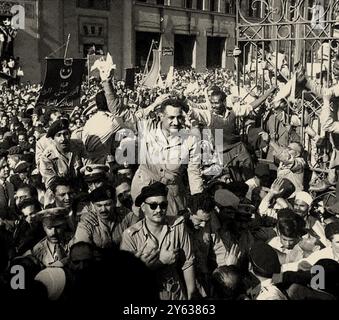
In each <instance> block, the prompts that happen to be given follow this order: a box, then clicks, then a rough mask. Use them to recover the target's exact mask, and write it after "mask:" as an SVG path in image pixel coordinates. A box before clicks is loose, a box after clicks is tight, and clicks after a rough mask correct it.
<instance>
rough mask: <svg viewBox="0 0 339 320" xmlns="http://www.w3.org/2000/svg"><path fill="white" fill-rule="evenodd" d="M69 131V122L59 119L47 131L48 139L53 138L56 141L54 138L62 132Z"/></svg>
mask: <svg viewBox="0 0 339 320" xmlns="http://www.w3.org/2000/svg"><path fill="white" fill-rule="evenodd" d="M68 129H69V122H68V120H66V119H59V120H56V121H54V122H53V123H52V124H51V126H50V127H49V129H48V131H47V135H46V137H47V138H52V139H54V136H55V135H56V134H57V133H58V132H60V131H62V130H68Z"/></svg>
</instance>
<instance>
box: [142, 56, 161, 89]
mask: <svg viewBox="0 0 339 320" xmlns="http://www.w3.org/2000/svg"><path fill="white" fill-rule="evenodd" d="M160 54H161V51H160V50H153V63H152V67H151V70H150V72H148V74H146V76H145V78H144V79H143V81H142V82H141V85H143V86H145V87H148V88H151V89H152V88H154V87H155V86H156V85H157V82H158V78H159V75H160Z"/></svg>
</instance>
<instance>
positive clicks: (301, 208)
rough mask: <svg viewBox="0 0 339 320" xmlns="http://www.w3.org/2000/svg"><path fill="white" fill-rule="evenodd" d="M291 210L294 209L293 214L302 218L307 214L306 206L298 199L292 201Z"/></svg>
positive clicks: (307, 207)
mask: <svg viewBox="0 0 339 320" xmlns="http://www.w3.org/2000/svg"><path fill="white" fill-rule="evenodd" d="M293 208H294V212H295V213H296V214H298V215H299V216H301V217H303V218H304V217H306V216H307V214H308V209H309V206H308V204H307V203H306V202H304V201H302V200H300V199H295V200H294V207H293Z"/></svg>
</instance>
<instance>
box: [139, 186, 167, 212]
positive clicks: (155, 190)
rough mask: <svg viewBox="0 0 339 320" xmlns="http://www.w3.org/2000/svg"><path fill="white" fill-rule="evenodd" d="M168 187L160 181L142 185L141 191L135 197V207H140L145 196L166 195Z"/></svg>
mask: <svg viewBox="0 0 339 320" xmlns="http://www.w3.org/2000/svg"><path fill="white" fill-rule="evenodd" d="M167 194H168V189H167V187H166V186H165V185H164V184H163V183H161V182H155V183H153V184H151V185H149V186H146V187H143V188H142V190H141V193H140V194H139V195H138V197H137V198H136V199H135V205H136V207H140V206H141V205H142V204H143V203H144V202H145V200H146V199H147V198H150V197H167Z"/></svg>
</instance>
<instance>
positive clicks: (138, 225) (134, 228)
mask: <svg viewBox="0 0 339 320" xmlns="http://www.w3.org/2000/svg"><path fill="white" fill-rule="evenodd" d="M142 224H143V221H142V220H141V221H139V222H137V223H136V224H134V225H133V226H131V227H129V228H128V229H127V230H126V233H127V234H129V235H131V236H132V235H133V234H135V233H136V232H139V231H140V230H141V229H142Z"/></svg>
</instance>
